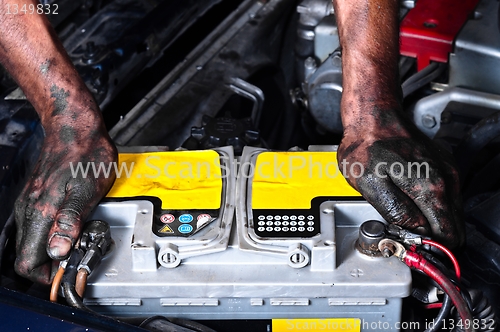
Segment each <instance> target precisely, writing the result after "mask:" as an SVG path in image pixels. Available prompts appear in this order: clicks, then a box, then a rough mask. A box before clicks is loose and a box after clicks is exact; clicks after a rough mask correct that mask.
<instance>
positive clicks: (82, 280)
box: [75, 269, 89, 298]
mask: <svg viewBox="0 0 500 332" xmlns="http://www.w3.org/2000/svg"><path fill="white" fill-rule="evenodd" d="M88 275H89V274H88V272H87V270H85V269H80V270H79V271H78V273H77V275H76V283H75V289H76V293H77V294H78V295H79V296H80V297H81V298H83V294H84V293H85V287H86V286H87V277H88Z"/></svg>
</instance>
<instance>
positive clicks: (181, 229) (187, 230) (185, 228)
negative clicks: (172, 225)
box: [178, 224, 193, 234]
mask: <svg viewBox="0 0 500 332" xmlns="http://www.w3.org/2000/svg"><path fill="white" fill-rule="evenodd" d="M178 230H179V232H181V233H182V234H188V233H191V232H192V231H193V226H191V225H188V224H184V225H180V226H179V228H178Z"/></svg>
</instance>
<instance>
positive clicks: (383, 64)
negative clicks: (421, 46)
mask: <svg viewBox="0 0 500 332" xmlns="http://www.w3.org/2000/svg"><path fill="white" fill-rule="evenodd" d="M334 3H335V12H336V15H337V22H338V25H339V34H340V42H341V45H342V62H343V63H342V65H343V96H342V102H341V116H342V123H343V127H344V137H343V139H342V142H341V144H340V146H339V151H338V155H337V156H338V162H339V167H340V169H341V171H342V172H343V174H344V176H345V177H346V178H347V181H348V182H349V183H350V184H351V185H352V186H353V187H354V188H356V189H357V190H358V191H359V192H361V194H362V195H363V196H364V197H365V198H366V200H367V201H368V202H370V203H371V204H372V205H373V206H374V207H375V208H376V209H377V211H378V212H379V213H380V214H381V215H382V216H383V217H384V218H385V219H386V220H387V221H388V222H391V223H394V224H397V225H400V226H402V227H404V228H406V229H409V230H413V231H415V232H417V233H421V234H425V235H428V236H432V237H433V238H435V239H436V240H438V241H441V242H442V243H444V244H447V245H449V246H450V247H457V246H460V245H462V244H463V242H464V236H465V235H464V225H463V221H462V218H461V210H460V209H461V200H460V194H459V181H458V173H457V171H456V168H455V167H454V166H453V165H454V163H453V160H452V158H451V156H450V155H449V154H448V153H447V151H444V149H441V148H439V147H438V146H436V145H435V144H433V142H431V141H430V139H428V138H427V137H425V136H424V135H423V134H422V133H421V132H420V131H419V130H418V129H417V128H416V127H415V126H414V125H413V123H412V122H411V121H410V120H409V118H408V117H407V115H406V114H404V113H403V111H402V107H401V99H402V98H401V87H400V83H399V72H398V60H399V39H398V36H399V26H398V24H399V21H398V3H399V2H398V1H389V0H363V1H351V0H337V1H335V2H334ZM355 163H357V164H355Z"/></svg>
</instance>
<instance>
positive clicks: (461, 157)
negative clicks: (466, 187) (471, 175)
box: [456, 112, 500, 185]
mask: <svg viewBox="0 0 500 332" xmlns="http://www.w3.org/2000/svg"><path fill="white" fill-rule="evenodd" d="M498 136H500V112H496V113H493V114H491V115H489V116H487V117H485V118H484V119H482V120H481V121H479V122H478V123H476V124H475V125H474V126H473V127H472V128H471V129H470V130H469V131H468V132H467V134H466V135H465V137H464V138H463V139H462V141H461V142H460V144H459V146H458V147H457V149H456V151H457V152H456V153H457V162H458V166H459V168H460V172H461V175H462V176H461V177H460V178H461V182H462V185H463V184H464V180H465V178H466V175H467V173H468V172H469V169H470V168H471V166H472V163H473V162H474V161H475V160H476V158H475V157H476V155H477V154H478V153H479V152H480V151H481V150H482V149H483V148H484V147H485V146H486V145H487V144H488V143H489V142H491V141H492V140H493V139H495V138H496V137H498Z"/></svg>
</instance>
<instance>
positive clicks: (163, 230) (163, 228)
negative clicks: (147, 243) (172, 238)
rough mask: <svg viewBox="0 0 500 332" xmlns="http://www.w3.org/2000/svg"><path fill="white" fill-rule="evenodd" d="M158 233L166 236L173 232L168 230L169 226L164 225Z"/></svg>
mask: <svg viewBox="0 0 500 332" xmlns="http://www.w3.org/2000/svg"><path fill="white" fill-rule="evenodd" d="M158 232H160V233H163V234H168V233H173V232H174V231H173V230H172V228H170V226H169V225H165V226H163V227H162V228H161V229H159V230H158Z"/></svg>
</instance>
